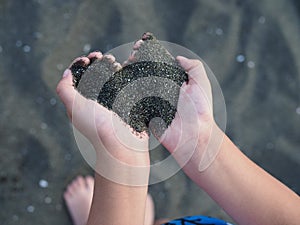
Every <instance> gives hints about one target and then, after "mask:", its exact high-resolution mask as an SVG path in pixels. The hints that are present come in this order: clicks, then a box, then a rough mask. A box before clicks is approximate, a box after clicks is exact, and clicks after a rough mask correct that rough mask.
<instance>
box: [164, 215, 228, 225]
mask: <svg viewBox="0 0 300 225" xmlns="http://www.w3.org/2000/svg"><path fill="white" fill-rule="evenodd" d="M195 224H196V225H232V224H231V223H227V222H225V221H223V220H219V219H215V218H211V217H206V216H187V217H184V218H181V219H176V220H172V221H170V222H168V223H165V224H164V225H195Z"/></svg>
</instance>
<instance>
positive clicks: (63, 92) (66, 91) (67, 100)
mask: <svg viewBox="0 0 300 225" xmlns="http://www.w3.org/2000/svg"><path fill="white" fill-rule="evenodd" d="M56 93H57V94H58V96H59V98H60V99H61V101H62V102H63V104H64V105H65V107H66V109H67V113H68V115H69V116H70V117H71V114H72V106H73V102H74V99H75V95H76V90H75V88H74V86H73V78H72V73H71V70H70V69H66V71H65V72H64V74H63V78H62V79H61V80H60V82H59V83H58V85H57V87H56Z"/></svg>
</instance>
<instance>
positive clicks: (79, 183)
mask: <svg viewBox="0 0 300 225" xmlns="http://www.w3.org/2000/svg"><path fill="white" fill-rule="evenodd" d="M75 184H76V185H77V186H78V187H82V186H85V181H84V178H83V177H82V176H78V177H77V178H76V180H75Z"/></svg>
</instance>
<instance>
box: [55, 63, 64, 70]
mask: <svg viewBox="0 0 300 225" xmlns="http://www.w3.org/2000/svg"><path fill="white" fill-rule="evenodd" d="M56 68H57V69H58V70H59V71H62V70H63V69H64V65H63V64H57V65H56Z"/></svg>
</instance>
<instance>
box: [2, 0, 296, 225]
mask: <svg viewBox="0 0 300 225" xmlns="http://www.w3.org/2000/svg"><path fill="white" fill-rule="evenodd" d="M299 17H300V4H299V1H297V0H261V1H250V0H243V1H240V0H226V1H221V0H220V1H219V0H216V1H200V0H199V1H196V0H187V1H179V0H178V1H177V0H176V1H174V0H164V1H159V0H146V1H143V2H142V1H133V0H127V1H121V0H118V1H117V0H113V1H104V0H98V1H96V0H93V1H92V0H86V1H79V0H69V1H57V0H53V1H47V0H28V1H17V0H0V62H1V66H0V93H1V95H0V96H1V97H0V99H1V100H0V134H1V135H0V153H1V154H0V206H1V209H2V210H1V212H0V221H1V222H0V223H1V224H5V225H10V224H22V225H27V224H28V225H29V224H45V225H47V224H49V225H50V224H71V221H70V219H69V217H68V214H67V211H66V208H65V205H64V203H63V199H62V193H63V191H64V188H65V187H66V185H67V184H68V183H69V182H70V181H71V180H72V179H73V178H74V177H76V176H77V175H78V174H83V175H86V174H91V173H92V170H91V169H90V168H89V166H88V165H87V164H86V163H85V161H84V160H83V158H82V156H81V154H80V152H79V151H78V148H77V146H76V143H75V140H74V136H73V132H72V129H71V126H70V124H69V122H68V119H67V116H66V114H65V110H64V107H63V106H62V104H61V103H60V102H59V100H58V98H57V96H56V94H55V87H56V84H57V82H58V81H59V79H60V77H61V74H62V73H63V70H64V69H65V68H66V67H67V66H68V65H69V64H70V62H71V61H72V60H73V58H75V57H76V56H79V55H82V54H87V53H88V52H89V51H92V50H101V51H103V52H106V51H108V50H110V49H112V48H114V47H117V46H119V45H121V44H124V43H128V42H132V41H134V40H136V39H137V38H138V37H140V36H141V34H142V33H143V32H145V31H151V32H153V33H155V35H156V36H157V37H158V38H159V39H160V40H165V41H169V42H174V43H177V44H179V45H182V46H184V47H186V48H188V49H190V50H192V51H194V52H195V53H196V54H197V55H199V56H200V57H201V58H202V59H203V60H204V61H205V62H206V63H207V64H208V65H209V66H210V68H211V69H212V70H213V72H214V74H215V76H216V77H217V79H218V81H219V83H220V86H221V87H222V90H223V94H224V97H225V101H226V106H227V117H228V118H227V120H228V121H227V129H226V133H227V134H228V135H229V136H230V137H231V138H232V139H233V141H234V142H235V143H236V144H237V145H238V146H239V147H240V148H241V150H242V151H243V152H245V153H246V154H247V155H248V156H249V157H250V158H251V159H253V160H254V161H255V162H256V163H258V164H259V165H260V166H261V167H263V168H264V169H265V170H267V171H268V172H270V173H271V174H272V175H274V176H275V177H276V178H278V179H279V180H281V181H282V182H283V183H285V184H286V185H287V186H288V187H290V188H291V189H293V190H294V191H295V192H297V193H298V194H300V180H299V177H300V147H299V146H300V39H299V37H300V29H299V27H300V22H299V21H300V20H299ZM254 182H255V181H254ZM265 191H267V190H265ZM150 192H151V194H152V195H153V198H154V201H155V203H156V214H157V217H168V218H176V217H180V216H184V215H192V214H203V215H209V216H213V217H219V218H222V219H227V220H229V221H232V220H231V219H230V217H229V216H228V215H226V213H225V212H223V211H222V209H220V208H219V207H218V206H217V205H216V204H215V203H214V202H213V201H212V200H211V199H210V198H209V197H208V196H207V195H206V194H205V193H204V192H203V191H201V190H200V189H199V188H198V187H197V186H196V185H194V184H193V183H192V182H191V181H190V180H189V179H188V178H187V177H186V176H185V175H184V174H183V173H182V172H179V173H177V174H176V175H175V176H173V177H172V178H170V179H168V180H166V181H164V182H162V183H159V184H154V185H151V186H150Z"/></svg>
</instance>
